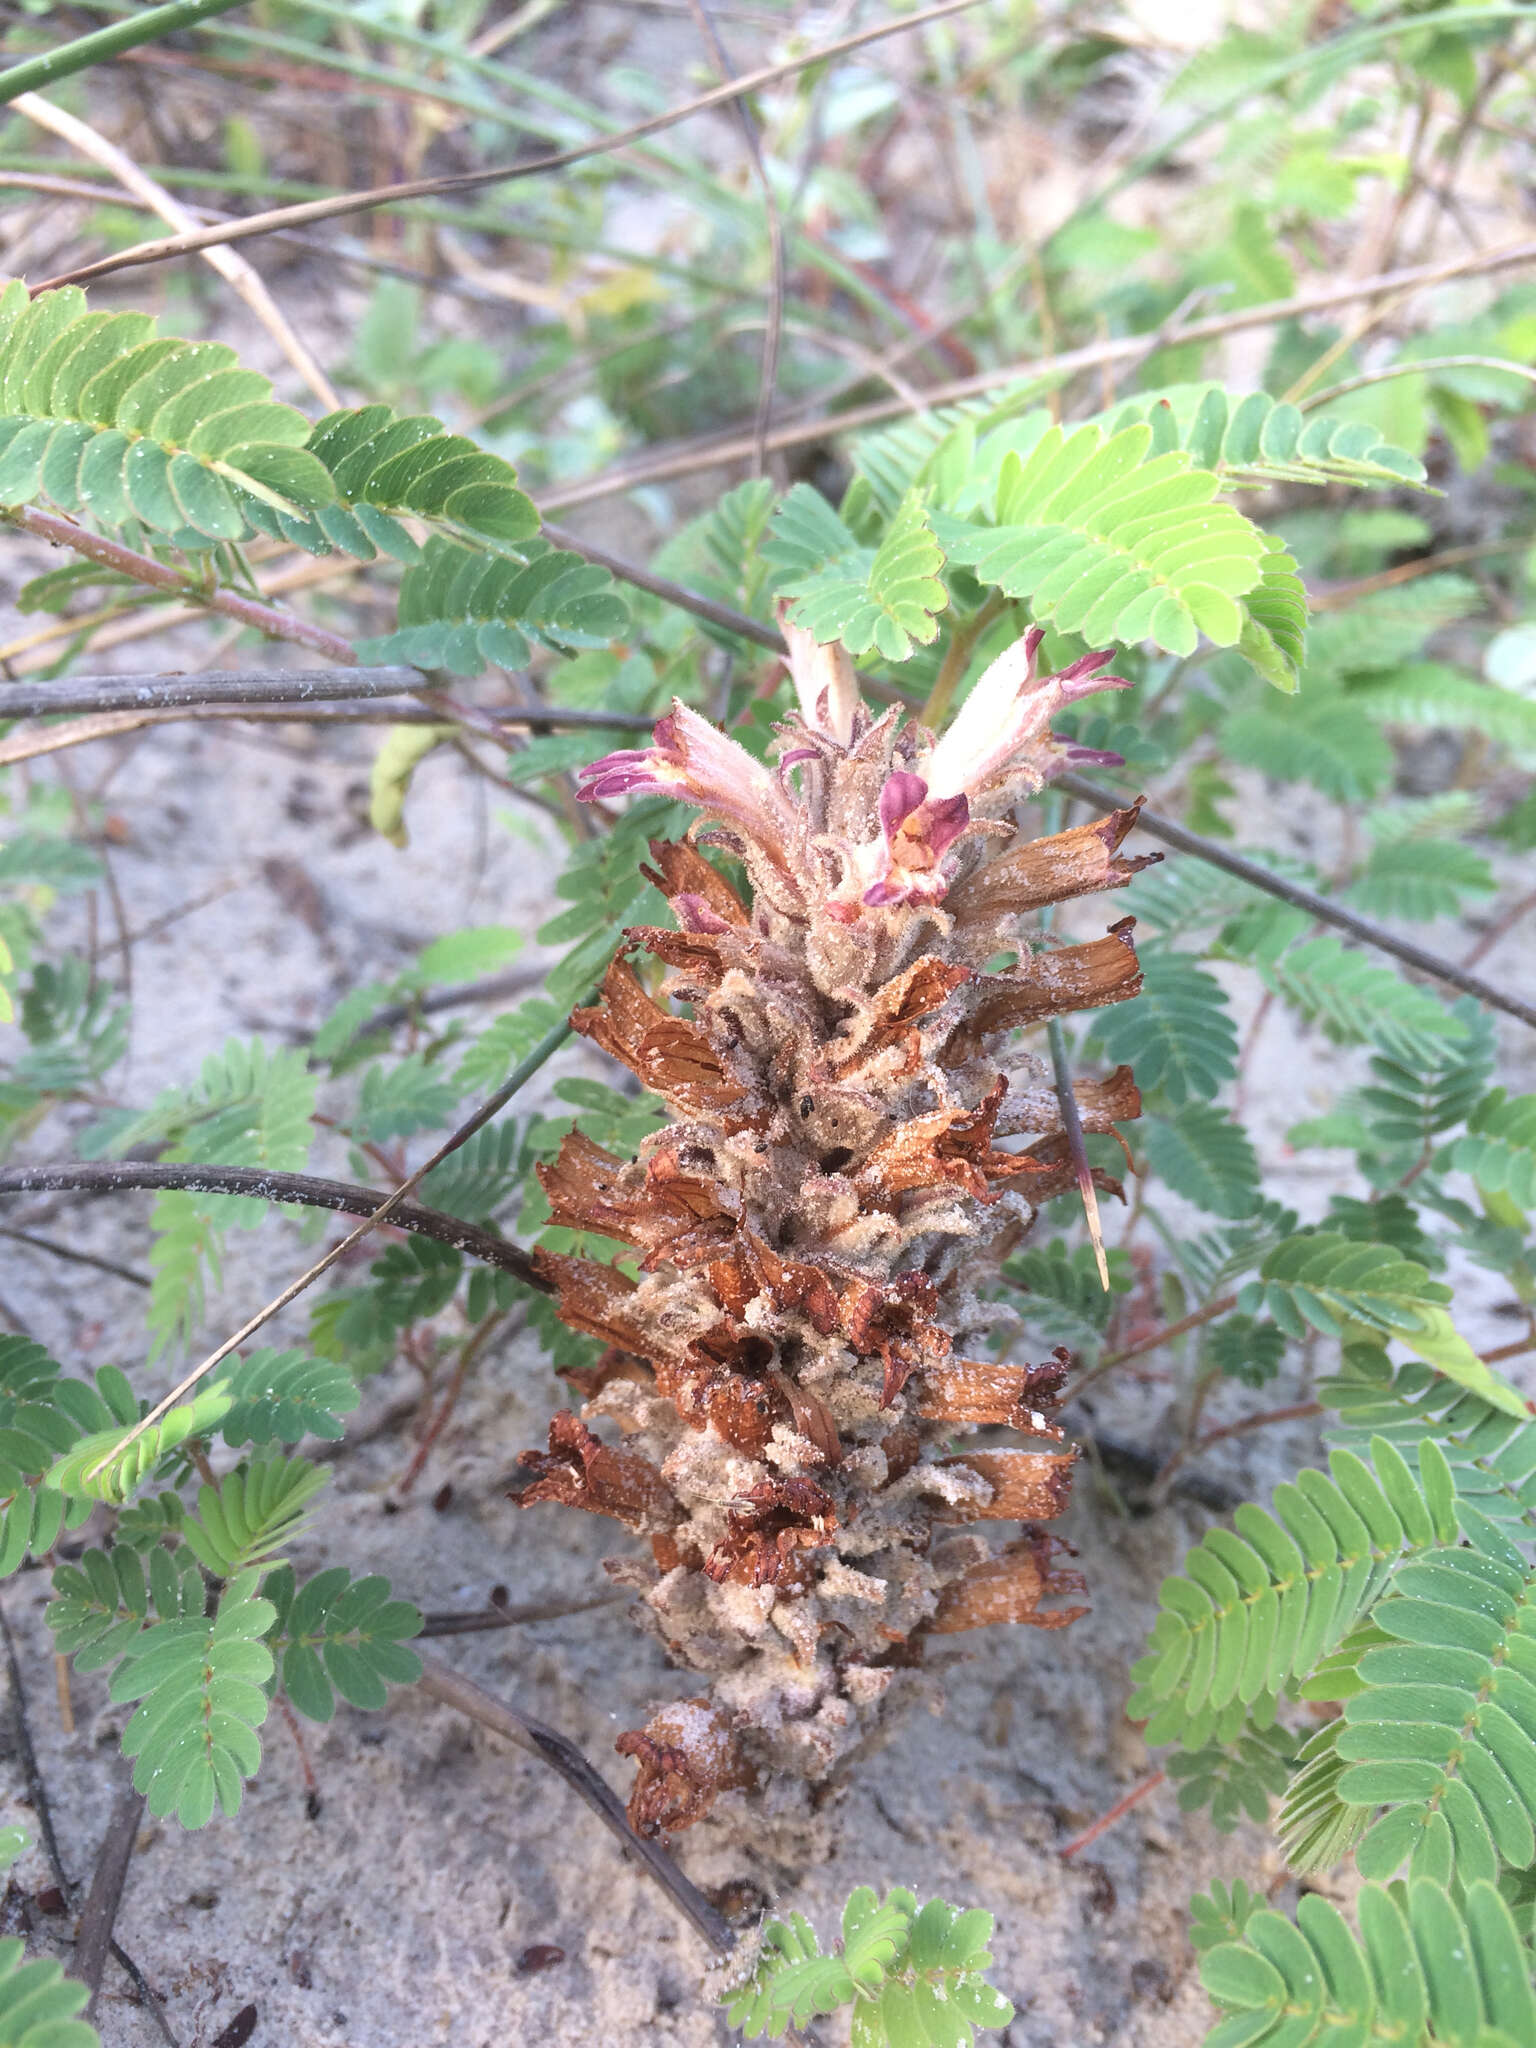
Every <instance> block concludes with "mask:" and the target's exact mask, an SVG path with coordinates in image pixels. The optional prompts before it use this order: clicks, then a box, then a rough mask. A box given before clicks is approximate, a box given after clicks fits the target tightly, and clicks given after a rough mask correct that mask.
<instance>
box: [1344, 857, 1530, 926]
mask: <svg viewBox="0 0 1536 2048" xmlns="http://www.w3.org/2000/svg"><path fill="white" fill-rule="evenodd" d="M1495 887H1496V884H1495V882H1494V876H1493V869H1492V868H1491V867H1490V866H1489V865H1488V863H1487V861H1486V860H1484V858H1483V856H1482V855H1481V854H1480V853H1475V852H1474V851H1473V850H1472V848H1471V847H1470V846H1461V845H1458V843H1457V842H1456V841H1455V840H1454V839H1408V838H1405V839H1388V840H1386V841H1384V842H1383V843H1382V844H1380V845H1378V846H1375V847H1373V848H1372V850H1371V857H1370V859H1369V860H1368V861H1367V862H1366V864H1365V867H1364V869H1363V870H1362V871H1361V873H1360V874H1358V875H1357V876H1356V877H1355V879H1354V881H1353V882H1351V883H1350V885H1349V889H1348V891H1347V892H1346V893H1347V897H1348V900H1349V902H1350V903H1352V904H1353V905H1354V907H1355V908H1356V909H1357V910H1363V911H1365V912H1366V914H1367V915H1368V916H1371V917H1401V918H1406V919H1409V920H1411V921H1412V922H1413V923H1415V924H1428V923H1429V922H1430V921H1431V919H1433V918H1437V917H1455V916H1457V915H1458V914H1459V913H1460V911H1461V908H1462V899H1463V898H1464V897H1466V896H1486V895H1490V894H1491V893H1492V892H1493V890H1494V888H1495Z"/></svg>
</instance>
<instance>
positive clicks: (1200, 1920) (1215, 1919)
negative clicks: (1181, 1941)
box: [1189, 1878, 1264, 1955]
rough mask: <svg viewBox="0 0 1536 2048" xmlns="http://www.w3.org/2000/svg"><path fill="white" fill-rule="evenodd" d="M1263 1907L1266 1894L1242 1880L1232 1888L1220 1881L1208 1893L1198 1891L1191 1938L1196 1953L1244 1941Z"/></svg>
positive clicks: (1192, 1902) (1191, 1915) (1191, 1904)
mask: <svg viewBox="0 0 1536 2048" xmlns="http://www.w3.org/2000/svg"><path fill="white" fill-rule="evenodd" d="M1263 1904H1264V1894H1263V1893H1262V1892H1256V1891H1254V1890H1253V1889H1252V1888H1251V1886H1249V1885H1246V1884H1245V1883H1244V1882H1243V1880H1242V1879H1241V1878H1237V1879H1236V1880H1235V1881H1234V1882H1233V1883H1232V1884H1230V1885H1227V1884H1224V1883H1223V1882H1222V1880H1221V1879H1220V1878H1217V1879H1216V1880H1215V1882H1214V1883H1213V1884H1212V1885H1211V1888H1210V1890H1209V1891H1208V1892H1196V1893H1195V1896H1194V1897H1193V1898H1192V1899H1191V1900H1190V1902H1189V1938H1190V1941H1191V1942H1192V1943H1193V1945H1194V1948H1195V1950H1196V1952H1197V1953H1198V1954H1200V1955H1204V1954H1205V1952H1206V1950H1207V1949H1211V1948H1215V1946H1216V1945H1217V1943H1218V1942H1222V1941H1240V1940H1241V1939H1242V1935H1243V1929H1244V1928H1245V1927H1246V1926H1247V1925H1248V1922H1249V1919H1250V1918H1251V1916H1252V1915H1253V1914H1255V1913H1256V1912H1257V1911H1258V1910H1259V1908H1260V1906H1262V1905H1263Z"/></svg>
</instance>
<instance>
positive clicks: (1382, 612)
mask: <svg viewBox="0 0 1536 2048" xmlns="http://www.w3.org/2000/svg"><path fill="white" fill-rule="evenodd" d="M1481 605H1482V594H1481V592H1480V591H1479V590H1478V587H1477V585H1476V584H1475V583H1474V582H1472V580H1471V579H1470V578H1469V577H1466V576H1451V575H1445V574H1441V575H1437V576H1419V577H1416V578H1415V579H1414V581H1413V582H1412V583H1404V584H1402V585H1401V586H1400V587H1398V588H1396V589H1392V590H1379V591H1373V592H1371V593H1369V594H1368V595H1366V596H1365V597H1357V598H1356V599H1355V600H1354V602H1353V603H1352V604H1351V605H1349V606H1348V607H1347V609H1345V610H1342V611H1330V612H1324V613H1323V614H1322V615H1321V616H1320V617H1318V618H1315V619H1314V620H1313V621H1312V624H1311V628H1310V631H1309V633H1308V638H1307V683H1308V685H1309V686H1310V685H1311V683H1312V681H1313V680H1314V678H1315V679H1317V680H1318V681H1321V680H1322V679H1323V678H1324V677H1339V676H1379V675H1381V674H1382V672H1383V671H1384V670H1387V669H1396V668H1398V666H1399V665H1400V664H1401V663H1403V662H1406V661H1410V660H1411V659H1412V657H1413V656H1414V655H1415V654H1417V653H1418V651H1419V649H1420V648H1421V647H1422V646H1423V645H1424V642H1425V641H1426V640H1427V639H1428V638H1429V636H1430V634H1431V633H1438V632H1439V631H1440V629H1441V627H1443V626H1450V625H1454V624H1455V623H1456V621H1457V620H1458V619H1465V618H1470V617H1471V616H1472V614H1473V613H1475V612H1476V611H1478V610H1479V609H1480V607H1481ZM1357 687H1358V686H1357Z"/></svg>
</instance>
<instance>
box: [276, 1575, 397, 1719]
mask: <svg viewBox="0 0 1536 2048" xmlns="http://www.w3.org/2000/svg"><path fill="white" fill-rule="evenodd" d="M262 1592H263V1593H264V1594H265V1595H266V1597H267V1598H268V1599H270V1600H271V1601H272V1602H273V1603H274V1604H275V1606H276V1609H277V1624H276V1627H275V1628H274V1630H273V1632H272V1643H273V1646H274V1648H275V1650H276V1652H277V1654H278V1656H279V1658H280V1660H281V1675H282V1685H283V1691H284V1692H285V1694H286V1695H287V1697H288V1699H289V1701H290V1702H291V1703H292V1705H293V1706H294V1708H295V1709H296V1710H297V1711H298V1712H299V1713H301V1714H303V1715H305V1716H306V1717H307V1718H308V1719H309V1720H311V1721H329V1720H330V1719H331V1717H332V1715H333V1714H334V1713H335V1711H336V1695H337V1694H338V1693H340V1695H341V1697H342V1698H343V1699H344V1700H346V1701H347V1703H348V1704H349V1705H350V1706H354V1707H382V1706H383V1705H384V1703H385V1700H386V1699H387V1697H388V1693H387V1687H388V1686H390V1685H413V1684H414V1683H415V1681H416V1680H417V1679H418V1678H420V1676H421V1659H420V1658H419V1657H418V1656H417V1655H416V1653H415V1651H414V1650H410V1649H407V1648H406V1647H405V1646H406V1644H407V1643H408V1642H409V1641H410V1639H411V1637H412V1636H415V1635H419V1634H420V1632H421V1625H422V1624H421V1613H420V1610H419V1609H418V1608H416V1607H414V1606H412V1604H411V1602H410V1601H409V1600H397V1599H395V1598H393V1597H392V1595H391V1593H390V1586H389V1581H388V1579H385V1578H381V1577H379V1576H378V1575H377V1574H373V1575H370V1576H368V1577H366V1578H361V1579H354V1578H353V1577H352V1575H351V1573H350V1572H348V1571H347V1570H346V1568H345V1566H342V1565H333V1566H331V1567H330V1568H329V1569H328V1570H326V1571H323V1572H317V1573H316V1574H315V1576H314V1577H313V1578H312V1579H308V1580H306V1581H305V1583H304V1584H303V1585H302V1586H301V1585H299V1584H298V1583H297V1581H296V1579H295V1577H294V1573H293V1568H292V1566H291V1565H286V1564H284V1565H279V1566H278V1568H277V1569H276V1570H275V1571H273V1572H269V1573H268V1575H267V1577H266V1579H265V1580H264V1581H263V1584H262Z"/></svg>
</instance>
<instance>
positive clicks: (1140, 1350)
mask: <svg viewBox="0 0 1536 2048" xmlns="http://www.w3.org/2000/svg"><path fill="white" fill-rule="evenodd" d="M3 1186H4V1182H3V1180H0V1187H3ZM1236 1307H1237V1296H1236V1295H1235V1294H1223V1295H1221V1296H1219V1297H1218V1299H1217V1300H1215V1301H1208V1302H1207V1303H1206V1305H1205V1307H1204V1308H1197V1309H1193V1310H1191V1312H1190V1313H1189V1314H1188V1315H1187V1316H1181V1317H1180V1318H1179V1320H1178V1322H1176V1323H1168V1324H1166V1325H1165V1326H1164V1328H1162V1329H1161V1330H1154V1331H1153V1332H1152V1334H1151V1336H1150V1337H1142V1338H1141V1339H1139V1340H1138V1342H1136V1343H1135V1344H1127V1345H1126V1346H1125V1348H1124V1350H1122V1351H1111V1352H1110V1354H1109V1356H1108V1357H1107V1358H1101V1359H1100V1360H1099V1362H1098V1364H1097V1365H1096V1366H1095V1367H1094V1368H1093V1370H1092V1371H1091V1372H1086V1373H1084V1375H1083V1377H1082V1378H1081V1379H1080V1380H1079V1381H1078V1382H1077V1384H1076V1385H1075V1386H1074V1387H1073V1389H1072V1397H1073V1399H1074V1400H1076V1399H1077V1398H1078V1397H1079V1396H1080V1395H1082V1394H1084V1393H1086V1392H1087V1390H1088V1388H1089V1387H1091V1386H1092V1385H1093V1383H1094V1381H1095V1380H1097V1379H1102V1378H1103V1376H1104V1374H1105V1373H1107V1372H1113V1371H1114V1369H1115V1367H1116V1366H1117V1365H1127V1364H1129V1362H1130V1361H1131V1359H1133V1358H1142V1357H1144V1356H1145V1355H1146V1353H1147V1352H1149V1351H1158V1350H1160V1349H1161V1348H1162V1346H1163V1345H1164V1344H1171V1343H1172V1342H1173V1340H1174V1338H1175V1337H1182V1336H1183V1335H1184V1334H1185V1332H1186V1331H1189V1330H1196V1329H1198V1328H1199V1327H1200V1325H1201V1324H1202V1323H1209V1322H1211V1321H1212V1320H1213V1319H1214V1318H1215V1317H1217V1316H1224V1315H1225V1314H1226V1313H1227V1311H1228V1309H1233V1308H1236Z"/></svg>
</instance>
